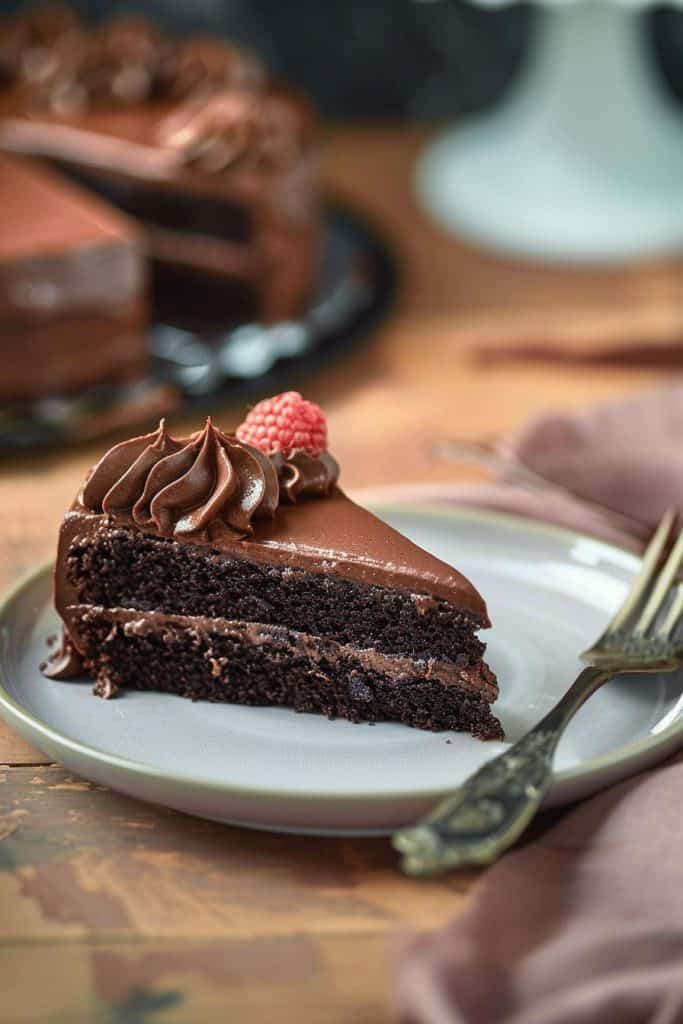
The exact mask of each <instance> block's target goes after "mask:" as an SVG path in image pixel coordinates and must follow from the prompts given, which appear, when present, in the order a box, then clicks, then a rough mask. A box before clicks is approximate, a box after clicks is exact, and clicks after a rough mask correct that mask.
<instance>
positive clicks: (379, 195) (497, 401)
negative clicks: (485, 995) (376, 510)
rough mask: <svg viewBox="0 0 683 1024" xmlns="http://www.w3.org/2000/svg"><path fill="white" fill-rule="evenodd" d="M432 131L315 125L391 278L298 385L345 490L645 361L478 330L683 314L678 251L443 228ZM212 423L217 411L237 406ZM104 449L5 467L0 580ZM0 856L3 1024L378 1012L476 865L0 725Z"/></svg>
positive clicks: (629, 384)
mask: <svg viewBox="0 0 683 1024" xmlns="http://www.w3.org/2000/svg"><path fill="white" fill-rule="evenodd" d="M424 135H425V133H424V132H418V131H408V130H406V129H384V128H381V127H378V126H376V125H375V126H368V127H360V128H344V129H338V130H335V131H333V132H332V133H331V137H330V141H329V177H330V181H331V183H332V184H333V186H334V187H335V188H336V190H337V192H338V193H340V194H342V195H343V196H345V197H346V198H347V199H348V200H350V201H352V202H354V203H355V204H356V205H357V206H358V207H359V208H361V209H364V210H365V211H366V212H367V213H368V214H370V215H371V216H372V217H374V219H375V220H376V221H377V223H378V224H379V225H380V226H381V228H382V229H383V230H384V232H385V234H386V236H387V238H388V239H389V240H390V241H391V242H392V243H393V245H394V247H395V249H396V251H397V253H398V255H399V258H400V263H401V271H402V278H403V285H402V291H401V295H400V297H399V299H398V301H397V304H396V307H395V309H394V312H393V314H392V316H391V317H390V318H389V319H388V320H387V321H386V322H385V324H384V325H383V326H382V327H381V329H380V330H379V331H378V332H377V333H376V335H375V337H374V338H373V339H371V340H370V341H369V342H368V344H367V345H366V346H365V347H364V348H363V349H362V350H360V351H358V352H356V353H355V354H354V355H353V356H352V357H349V358H348V359H346V360H345V361H342V362H340V363H338V364H337V365H336V366H334V367H333V368H330V369H329V370H327V371H326V372H325V373H323V374H322V375H321V376H319V377H318V378H314V379H312V380H311V382H310V386H309V387H308V393H309V395H310V397H313V398H316V399H318V400H320V401H321V402H323V403H324V405H325V407H326V408H327V409H328V411H329V415H330V429H331V436H332V441H333V449H334V451H335V452H336V454H337V455H338V456H339V458H340V461H341V463H342V467H343V478H344V483H345V484H346V487H347V488H348V489H351V490H352V491H353V490H354V489H356V488H360V487H365V486H372V487H375V486H377V485H378V484H383V483H393V482H410V481H417V480H432V481H437V480H447V479H450V478H451V477H452V474H453V469H452V468H451V467H450V466H447V465H444V464H441V463H439V462H437V461H435V460H434V458H433V457H431V456H430V454H429V442H430V441H432V440H434V439H435V438H437V437H439V436H442V435H443V434H444V433H448V432H451V433H457V434H459V435H464V436H470V437H472V438H476V437H481V436H490V435H492V434H494V433H497V432H499V431H503V430H506V429H508V428H511V427H514V426H515V425H517V424H519V423H520V422H522V421H523V420H524V419H525V418H526V417H527V416H528V415H529V414H530V413H533V412H534V411H538V410H540V409H541V408H546V407H549V406H579V405H582V404H584V403H587V402H589V401H592V400H597V399H600V398H602V397H604V396H608V395H611V394H615V393H618V392H623V391H627V390H629V389H633V388H636V387H640V386H642V385H643V383H646V382H651V381H654V380H656V379H657V376H658V375H657V374H656V373H655V372H654V371H644V370H634V369H627V368H625V369H621V370H616V369H614V368H609V367H605V366H603V367H601V368H592V369H590V368H586V367H582V366H571V367H565V368H563V367H561V366H558V365H552V364H549V363H543V362H539V361H537V360H532V359H529V360H526V361H524V360H519V359H517V360H513V361H506V360H504V359H493V358H489V359H482V358H481V357H480V355H479V354H478V352H479V347H480V346H481V345H482V344H484V343H486V342H491V343H495V344H502V345H503V346H504V345H505V344H508V343H515V342H519V341H520V340H529V339H533V338H536V339H539V340H541V341H542V340H543V339H544V338H546V337H548V338H551V339H552V338H559V339H561V340H564V341H565V342H568V343H570V344H572V345H574V346H576V347H577V349H578V350H581V348H582V346H586V345H587V344H589V343H590V344H593V343H596V342H604V343H605V344H609V343H610V342H611V341H613V340H614V338H616V337H622V336H627V335H628V336H629V337H632V338H634V339H635V338H643V337H645V338H652V339H654V340H658V339H661V340H664V341H669V340H671V338H674V337H677V336H678V335H679V334H680V332H681V330H682V329H683V301H681V300H682V298H683V294H682V293H683V272H682V268H681V266H675V265H672V264H669V265H666V266H656V265H652V266H647V267H641V268H638V269H636V270H629V271H613V272H609V273H607V272H603V273H601V274H594V273H589V272H586V271H581V272H577V271H573V272H566V273H563V272H561V271H559V270H550V269H539V268H533V267H528V266H522V265H514V264H511V263H506V262H503V261H499V260H496V259H494V258H492V257H491V256H488V255H483V254H480V253H477V252H475V251H473V250H471V249H468V248H467V247H466V246H464V245H461V244H457V243H455V242H454V241H452V240H451V239H449V238H447V237H446V236H445V235H442V234H441V233H440V232H439V231H438V230H437V229H436V228H434V227H433V226H431V225H430V224H429V223H428V222H427V221H426V220H425V218H424V217H423V215H422V214H421V212H420V210H419V209H418V208H417V206H416V204H415V202H414V200H413V198H412V194H411V189H410V170H411V163H412V160H413V157H414V155H415V153H416V151H417V149H418V147H419V145H420V144H421V142H422V141H423V139H424ZM221 416H222V417H223V419H224V422H225V423H226V424H231V423H234V422H235V418H236V416H237V412H236V411H235V410H230V409H228V410H224V411H221ZM194 426H196V424H195V425H194ZM97 451H98V446H96V445H93V446H92V447H90V448H88V449H82V450H80V451H77V452H66V453H64V454H61V455H57V456H55V455H51V454H45V455H42V454H36V455H35V456H30V457H29V456H26V457H22V458H20V459H16V460H13V461H11V462H10V463H8V464H5V465H4V466H3V469H2V475H1V477H0V583H1V584H2V585H3V587H4V586H5V585H7V584H9V583H11V582H12V581H13V580H15V579H16V578H17V577H18V576H19V575H20V574H21V573H23V572H24V571H25V570H27V569H28V568H29V567H30V566H31V565H33V564H34V563H35V562H36V561H37V560H39V559H42V558H44V557H47V556H48V555H49V554H51V553H52V551H53V549H54V543H55V535H56V530H57V525H58V522H59V520H60V517H61V515H62V513H63V511H64V509H65V508H66V506H67V504H68V503H69V501H70V499H71V497H72V495H73V494H74V493H75V492H76V490H77V488H78V486H79V484H80V482H81V480H82V477H83V473H84V469H85V467H86V466H87V465H88V464H89V463H90V462H91V461H92V459H93V457H94V456H95V454H96V453H97ZM0 868H1V869H2V870H0V993H2V997H1V1000H0V1019H2V1020H3V1021H6V1022H10V1021H12V1022H14V1021H26V1022H31V1024H33V1022H37V1021H50V1022H58V1021H59V1022H64V1024H76V1022H80V1021H98V1022H105V1021H107V1022H121V1024H123V1022H133V1021H135V1022H143V1021H144V1022H147V1021H149V1022H155V1024H156V1022H172V1021H183V1022H186V1021H201V1022H208V1021H227V1020H230V1021H239V1022H241V1024H252V1022H253V1024H260V1022H262V1021H269V1022H270V1024H284V1022H290V1021H291V1022H294V1021H300V1020H303V1021H309V1020H310V1021H315V1022H319V1024H328V1022H329V1024H339V1022H342V1021H344V1022H346V1021H349V1022H350V1021H352V1020H353V1021H354V1022H355V1024H361V1022H367V1024H382V1022H384V1021H388V1020H390V1019H391V1011H390V1008H389V1000H388V995H387V993H388V991H389V984H388V979H387V971H386V964H387V959H388V958H389V959H390V956H391V950H392V947H393V946H394V944H395V942H396V941H397V939H398V938H399V937H400V935H401V934H402V933H406V932H409V931H411V930H413V929H416V928H418V929H419V928H431V927H435V926H438V925H440V924H442V923H443V922H445V921H446V920H447V919H448V918H449V917H450V916H452V915H453V914H454V913H457V912H458V910H460V909H461V908H462V907H463V906H464V905H465V903H466V901H467V898H468V892H469V888H470V883H471V881H472V876H459V877H453V878H449V879H447V880H445V881H433V882H423V883H416V882H413V881H408V880H407V879H405V878H403V877H402V875H401V874H400V873H399V872H398V870H397V867H396V858H395V857H394V855H393V854H392V852H391V851H390V848H389V845H388V843H387V842H386V841H385V840H370V839H368V840H353V841H352V840H342V839H339V840H336V839H310V838H299V837H287V836H275V835H268V834H266V833H258V832H248V831H241V830H239V829H234V828H227V827H221V826H218V825H212V824H209V823H207V822H203V821H199V820H195V819H192V818H188V817H184V816H183V815H180V814H176V813H173V812H171V811H166V810H157V809H155V808H154V807H150V806H146V805H143V804H139V803H136V802H135V801H133V800H129V799H126V798H124V797H120V796H117V795H116V794H115V793H112V792H109V791H108V790H106V789H104V788H103V787H101V786H95V785H91V784H89V783H88V782H84V781H82V780H80V779H76V778H73V777H72V776H71V775H69V773H67V772H65V771H64V770H62V769H61V768H60V767H59V766H57V765H52V764H49V763H48V762H47V760H46V758H45V757H44V756H43V755H42V754H41V753H39V752H38V751H37V750H32V749H31V748H29V747H28V746H27V745H26V744H25V743H24V742H22V741H21V740H20V739H19V738H18V737H17V736H16V735H14V734H13V733H12V732H11V731H10V730H9V729H8V728H7V727H6V726H4V725H2V724H0Z"/></svg>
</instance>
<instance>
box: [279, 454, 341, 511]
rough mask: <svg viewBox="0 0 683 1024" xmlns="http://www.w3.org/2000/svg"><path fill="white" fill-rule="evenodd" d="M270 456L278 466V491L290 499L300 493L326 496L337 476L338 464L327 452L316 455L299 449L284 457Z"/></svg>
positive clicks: (294, 499) (329, 492) (300, 494)
mask: <svg viewBox="0 0 683 1024" xmlns="http://www.w3.org/2000/svg"><path fill="white" fill-rule="evenodd" d="M271 459H272V461H273V464H274V465H275V468H276V469H277V473H278V480H279V481H280V494H281V495H283V494H284V496H285V497H287V498H288V499H289V501H296V499H297V498H298V497H299V496H302V497H308V496H310V497H316V498H327V497H328V496H329V495H330V494H331V492H332V488H333V487H334V486H335V484H336V483H337V480H338V479H339V463H338V462H337V460H336V459H335V458H334V457H333V456H332V455H330V453H329V452H323V453H322V454H321V455H318V456H313V455H309V454H308V452H306V451H302V450H295V451H293V452H290V453H289V454H288V455H286V456H285V455H282V454H281V453H280V452H276V453H275V454H274V455H271Z"/></svg>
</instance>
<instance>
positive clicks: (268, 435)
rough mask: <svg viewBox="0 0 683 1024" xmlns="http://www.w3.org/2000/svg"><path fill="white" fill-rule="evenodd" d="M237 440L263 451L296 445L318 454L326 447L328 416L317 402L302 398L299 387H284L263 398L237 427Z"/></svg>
mask: <svg viewBox="0 0 683 1024" xmlns="http://www.w3.org/2000/svg"><path fill="white" fill-rule="evenodd" d="M235 433H236V434H237V437H238V438H239V439H240V441H244V442H246V444H251V445H253V446H254V447H255V448H260V449H261V451H262V452H264V453H265V454H266V455H273V454H274V453H275V452H282V454H283V455H290V454H291V453H292V451H294V450H295V449H299V450H303V451H305V452H308V454H309V455H313V456H316V457H317V456H318V455H322V453H323V452H324V451H325V449H326V448H327V420H326V419H325V414H324V412H323V411H322V409H321V408H320V406H319V405H316V404H315V402H308V401H306V399H305V398H302V397H301V395H300V394H299V392H298V391H285V392H283V394H281V395H275V396H274V397H273V398H264V399H263V401H262V402H258V403H257V404H256V405H255V406H254V408H253V409H252V410H251V411H250V413H249V414H248V416H247V418H246V419H245V421H244V423H241V424H240V425H239V427H238V428H237V430H236V432H235Z"/></svg>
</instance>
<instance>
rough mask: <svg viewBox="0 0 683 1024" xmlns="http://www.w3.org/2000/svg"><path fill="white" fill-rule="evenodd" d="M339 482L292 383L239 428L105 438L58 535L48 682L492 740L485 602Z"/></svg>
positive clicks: (318, 415)
mask: <svg viewBox="0 0 683 1024" xmlns="http://www.w3.org/2000/svg"><path fill="white" fill-rule="evenodd" d="M338 475H339V467H338V465H337V462H336V460H335V459H334V457H333V456H332V455H331V454H330V453H329V451H328V450H327V426H326V421H325V417H324V415H323V413H322V410H321V409H320V408H319V406H317V405H315V404H314V403H312V402H308V401H306V400H305V399H303V398H302V397H301V395H299V394H298V393H297V392H286V393H285V394H282V395H278V396H275V397H274V398H271V399H266V400H265V401H263V402H259V403H258V405H256V406H255V407H254V409H252V410H251V412H250V413H249V414H248V416H247V418H246V419H245V421H244V422H243V423H242V424H241V425H240V426H239V427H238V428H237V430H236V432H235V433H225V432H223V431H222V430H221V429H219V428H218V427H217V426H216V425H215V424H214V423H212V422H211V420H208V421H207V423H206V425H205V427H204V428H203V429H202V430H198V431H197V432H196V433H194V434H191V435H190V436H189V437H183V438H176V437H173V436H171V435H170V434H169V433H168V432H167V431H166V429H165V427H164V424H163V422H162V423H161V424H160V425H159V428H158V430H156V431H155V432H153V433H151V434H147V435H144V436H142V437H135V438H132V439H131V440H128V441H124V442H122V443H121V444H118V445H116V446H115V447H113V448H111V449H110V450H109V451H108V452H106V454H105V455H104V456H103V457H102V458H101V459H100V461H99V462H98V463H97V465H96V466H95V467H94V468H93V469H92V470H91V472H90V473H89V475H88V477H87V479H86V481H85V484H84V486H83V489H82V491H81V492H80V494H79V495H78V497H77V498H76V500H75V502H74V504H73V506H72V507H71V509H70V510H69V511H68V512H67V514H66V516H65V519H64V523H63V525H62V528H61V532H60V539H59V550H58V555H57V564H56V568H55V603H56V608H57V611H58V613H59V615H60V616H61V618H62V621H63V626H64V635H63V641H62V645H61V647H60V648H59V649H58V650H56V651H55V652H54V653H53V654H52V656H51V657H50V659H49V662H48V663H47V664H46V665H45V666H43V667H44V671H45V672H46V674H47V675H49V676H51V677H52V678H57V679H60V678H69V677H72V676H78V675H79V674H82V673H87V674H89V675H90V676H91V677H92V678H93V679H94V680H95V692H96V693H97V694H100V695H101V696H104V697H112V696H114V695H115V694H116V693H117V692H118V691H119V690H120V689H121V688H131V689H139V690H159V691H165V692H169V693H175V694H179V695H181V696H184V697H191V698H193V699H204V700H209V701H222V702H232V703H238V704H253V705H282V706H286V707H291V708H295V709H296V710H297V711H309V712H318V713H321V714H325V715H327V716H329V717H330V718H335V717H342V718H347V719H350V720H351V721H353V722H376V721H397V722H404V723H405V724H407V725H412V726H418V727H420V728H424V729H434V730H443V729H457V730H466V731H469V732H471V733H472V734H473V735H475V736H478V737H481V738H484V739H492V738H501V737H502V730H501V726H500V723H499V722H498V720H497V719H496V718H494V716H493V715H492V713H491V710H490V704H491V703H492V702H493V701H494V700H495V699H496V698H497V696H498V686H497V683H496V679H495V676H494V675H493V673H492V672H491V670H490V669H489V667H488V666H487V665H486V663H485V661H484V660H483V654H484V644H483V643H482V642H481V641H480V640H479V638H478V636H477V632H478V630H480V629H482V628H485V627H487V626H488V625H489V621H488V616H487V612H486V605H485V603H484V601H483V600H482V598H481V596H480V595H479V594H478V593H477V591H476V590H475V588H474V587H473V586H472V584H471V583H470V582H469V581H468V580H467V579H465V577H464V576H462V575H461V574H460V573H458V572H457V571H456V570H455V569H453V568H451V567H450V566H449V565H446V564H445V563H444V562H442V561H440V560H439V559H437V558H435V557H434V556H432V555H430V554H428V553H427V552H426V551H424V550H422V549H421V548H419V547H417V546H416V545H415V544H413V543H412V542H411V541H409V540H408V539H407V538H406V537H404V536H403V535H402V534H400V533H398V532H397V531H396V530H393V529H392V528H391V527H389V526H387V525H386V524H385V523H383V522H382V521H381V520H379V519H377V518H376V517H375V516H374V515H372V514H371V513H370V512H368V511H367V510H365V509H363V508H361V507H360V506H358V505H356V504H355V503H354V502H352V501H350V500H349V498H347V497H346V495H345V494H344V493H343V492H342V491H341V490H340V488H339V487H338V484H337V479H338Z"/></svg>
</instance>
